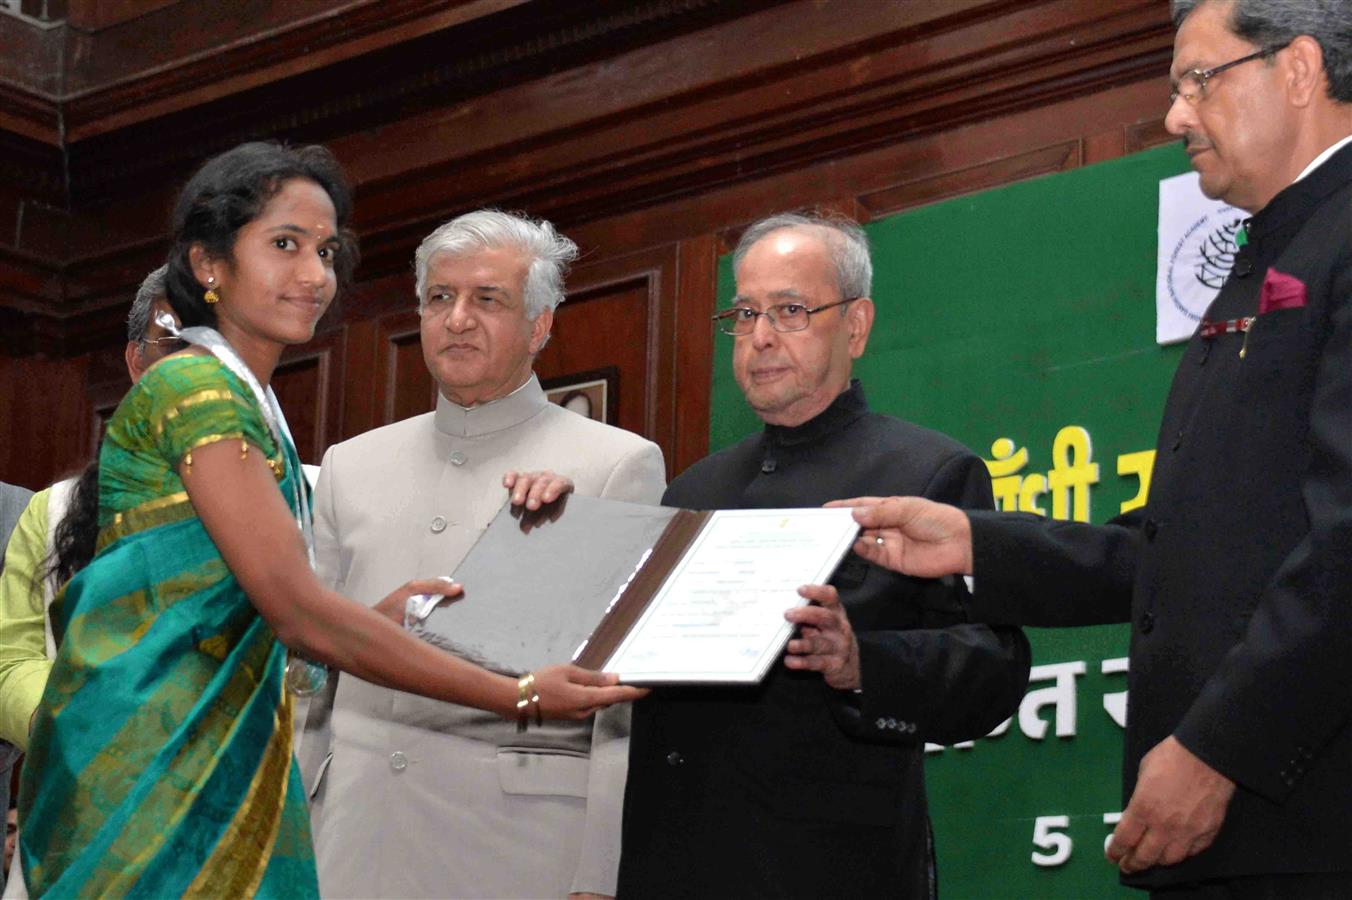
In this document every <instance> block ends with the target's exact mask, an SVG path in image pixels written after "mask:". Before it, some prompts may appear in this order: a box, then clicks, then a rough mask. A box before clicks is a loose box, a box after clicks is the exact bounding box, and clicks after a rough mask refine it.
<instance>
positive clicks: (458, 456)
mask: <svg viewBox="0 0 1352 900" xmlns="http://www.w3.org/2000/svg"><path fill="white" fill-rule="evenodd" d="M464 464H465V454H463V453H461V452H460V451H459V450H457V451H455V452H454V453H452V454H451V465H453V466H463V465H464Z"/></svg>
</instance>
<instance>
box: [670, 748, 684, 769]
mask: <svg viewBox="0 0 1352 900" xmlns="http://www.w3.org/2000/svg"><path fill="white" fill-rule="evenodd" d="M683 762H685V757H684V756H681V754H679V753H677V752H676V751H675V750H673V751H671V752H670V753H668V754H667V765H669V766H679V765H680V764H681V763H683Z"/></svg>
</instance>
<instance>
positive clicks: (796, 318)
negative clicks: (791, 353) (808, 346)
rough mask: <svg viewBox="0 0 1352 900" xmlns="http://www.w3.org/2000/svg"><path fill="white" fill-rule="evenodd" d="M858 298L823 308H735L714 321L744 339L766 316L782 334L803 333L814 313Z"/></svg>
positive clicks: (784, 305) (787, 305)
mask: <svg viewBox="0 0 1352 900" xmlns="http://www.w3.org/2000/svg"><path fill="white" fill-rule="evenodd" d="M858 299H859V298H858V297H846V298H845V299H844V300H836V301H835V302H833V303H823V304H822V305H821V306H805V305H803V304H802V303H779V304H776V305H775V306H772V307H770V308H769V309H767V310H764V311H761V310H756V309H752V308H751V307H749V306H734V307H731V308H730V309H725V310H723V311H722V312H720V313H717V314H715V315H714V317H713V319H714V321H715V322H717V323H718V328H719V330H720V331H722V332H723V333H724V334H730V335H732V336H733V337H742V336H743V335H747V334H750V333H751V332H753V331H755V330H756V319H757V318H759V317H760V316H765V317H766V318H767V319H769V320H770V327H771V328H773V329H774V330H775V331H778V332H781V333H788V332H791V331H803V330H804V329H806V328H807V326H808V325H809V324H810V323H811V316H812V314H813V313H819V312H821V311H822V310H824V309H830V308H831V307H833V306H841V305H843V304H846V303H850V302H853V301H855V300H858Z"/></svg>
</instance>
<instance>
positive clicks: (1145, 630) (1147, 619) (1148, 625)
mask: <svg viewBox="0 0 1352 900" xmlns="http://www.w3.org/2000/svg"><path fill="white" fill-rule="evenodd" d="M1154 628H1155V614H1154V613H1152V612H1150V611H1149V610H1147V611H1146V612H1143V613H1141V634H1149V633H1150V632H1151V631H1152V630H1154Z"/></svg>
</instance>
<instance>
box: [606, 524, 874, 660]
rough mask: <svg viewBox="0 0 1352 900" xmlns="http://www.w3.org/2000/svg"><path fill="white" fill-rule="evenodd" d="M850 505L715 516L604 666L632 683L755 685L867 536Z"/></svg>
mask: <svg viewBox="0 0 1352 900" xmlns="http://www.w3.org/2000/svg"><path fill="white" fill-rule="evenodd" d="M858 532H859V526H858V525H857V524H856V523H855V521H854V518H853V517H852V516H851V514H850V510H848V509H739V510H721V511H719V512H715V513H712V514H711V515H710V518H709V521H708V522H707V523H706V524H705V525H704V527H703V529H701V531H700V533H699V535H698V537H697V538H696V539H695V541H694V543H693V544H692V545H691V546H690V548H689V550H687V551H686V553H685V555H684V556H683V557H682V558H681V560H680V562H679V563H678V564H677V565H676V567H675V568H674V569H673V570H672V573H671V575H670V576H669V577H668V578H667V579H666V581H665V583H664V584H663V585H662V587H661V588H660V589H659V590H658V592H657V594H656V595H655V596H654V597H653V600H652V602H651V603H649V604H648V607H647V608H646V609H645V610H644V612H643V614H642V616H640V618H639V620H638V621H637V622H636V623H635V625H634V627H633V628H631V629H630V630H629V633H628V635H627V636H626V637H625V638H624V640H623V641H622V642H621V643H620V645H619V646H618V647H617V648H616V650H615V652H614V653H613V654H611V656H610V658H609V659H608V660H607V661H606V663H605V665H604V667H603V668H604V669H605V671H607V672H615V673H617V674H618V675H619V676H620V679H621V680H622V681H624V682H626V683H629V684H644V683H665V684H671V683H710V682H731V683H755V682H757V681H759V680H760V679H761V678H762V677H763V676H764V675H765V672H766V670H767V669H768V668H769V667H770V664H771V663H773V662H774V661H775V660H776V659H778V658H779V655H780V653H782V652H783V649H784V644H785V643H786V642H787V641H788V638H789V634H790V633H791V632H792V630H793V626H792V625H790V624H789V622H787V621H785V619H784V613H785V611H786V610H788V609H790V608H793V607H796V606H802V605H804V604H805V603H806V602H807V601H806V600H804V599H803V598H802V597H800V596H799V595H798V588H799V587H801V586H802V585H805V584H823V583H825V582H826V581H827V580H828V579H829V578H830V577H831V573H832V572H834V571H835V568H836V566H837V565H838V564H839V563H840V560H841V559H842V558H843V557H844V556H845V554H846V553H847V552H848V551H849V549H850V546H851V545H852V544H853V543H854V539H855V537H856V536H857V535H858Z"/></svg>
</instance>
